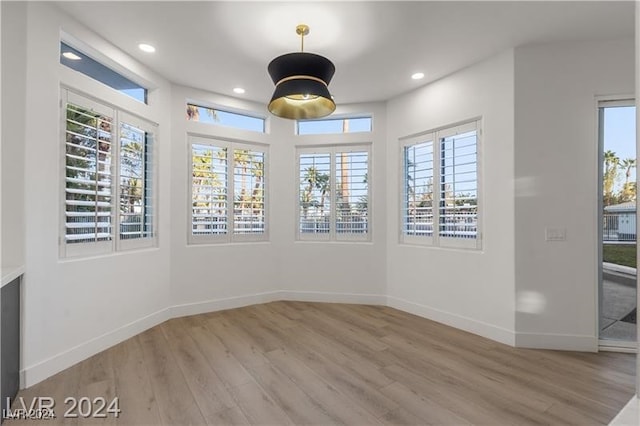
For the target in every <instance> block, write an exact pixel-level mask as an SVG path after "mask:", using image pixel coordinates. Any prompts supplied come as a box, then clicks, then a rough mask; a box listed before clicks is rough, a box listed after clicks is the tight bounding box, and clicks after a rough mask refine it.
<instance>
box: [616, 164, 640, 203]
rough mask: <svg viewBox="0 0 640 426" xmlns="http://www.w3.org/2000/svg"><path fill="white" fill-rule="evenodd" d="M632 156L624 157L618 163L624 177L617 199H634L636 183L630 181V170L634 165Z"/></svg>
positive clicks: (622, 200)
mask: <svg viewBox="0 0 640 426" xmlns="http://www.w3.org/2000/svg"><path fill="white" fill-rule="evenodd" d="M636 165H637V162H636V160H635V159H634V158H625V159H624V160H622V162H621V163H620V168H621V169H622V170H623V171H624V175H625V179H624V184H623V185H622V190H621V191H620V196H619V201H621V202H625V201H633V200H635V199H636V183H635V182H631V181H630V180H631V171H632V170H633V169H634V168H635V167H636Z"/></svg>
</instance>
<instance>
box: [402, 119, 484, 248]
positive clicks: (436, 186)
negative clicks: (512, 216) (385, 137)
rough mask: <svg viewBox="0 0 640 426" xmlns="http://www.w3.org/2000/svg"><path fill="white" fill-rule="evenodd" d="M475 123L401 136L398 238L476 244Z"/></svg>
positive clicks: (451, 244)
mask: <svg viewBox="0 0 640 426" xmlns="http://www.w3.org/2000/svg"><path fill="white" fill-rule="evenodd" d="M479 135H480V122H479V121H473V122H470V123H466V124H463V125H459V126H455V127H451V128H445V129H441V130H438V131H435V132H430V133H425V134H422V135H420V136H416V137H411V138H407V139H405V140H403V141H402V142H401V145H402V162H403V164H402V170H403V175H402V176H403V179H402V234H401V235H402V241H403V242H407V243H418V244H426V245H434V246H441V247H460V248H480V247H481V244H480V232H479V223H480V221H479V205H480V199H479V177H478V171H479V169H478V165H479V159H478V147H479Z"/></svg>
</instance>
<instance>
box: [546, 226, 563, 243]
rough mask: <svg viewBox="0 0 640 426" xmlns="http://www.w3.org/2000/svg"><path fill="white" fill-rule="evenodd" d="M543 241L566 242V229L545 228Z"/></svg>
mask: <svg viewBox="0 0 640 426" xmlns="http://www.w3.org/2000/svg"><path fill="white" fill-rule="evenodd" d="M544 239H545V240H546V241H566V239H567V229H566V228H545V230H544Z"/></svg>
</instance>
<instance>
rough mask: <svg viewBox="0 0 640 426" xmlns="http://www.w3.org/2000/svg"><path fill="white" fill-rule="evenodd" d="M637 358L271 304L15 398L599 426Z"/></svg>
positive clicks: (163, 419) (299, 420)
mask: <svg viewBox="0 0 640 426" xmlns="http://www.w3.org/2000/svg"><path fill="white" fill-rule="evenodd" d="M634 377H635V357H634V356H633V355H629V354H615V353H600V354H585V353H569V352H555V351H540V350H526V349H514V348H511V347H508V346H505V345H502V344H499V343H496V342H492V341H489V340H486V339H483V338H481V337H478V336H475V335H472V334H469V333H465V332H462V331H459V330H456V329H453V328H450V327H446V326H443V325H440V324H437V323H434V322H431V321H428V320H425V319H423V318H419V317H416V316H413V315H409V314H406V313H403V312H400V311H397V310H395V309H391V308H387V307H379V306H360V305H342V304H322V303H300V302H276V303H269V304H264V305H256V306H250V307H246V308H240V309H233V310H228V311H222V312H215V313H210V314H205V315H198V316H193V317H187V318H180V319H174V320H171V321H168V322H166V323H164V324H161V325H159V326H157V327H154V328H152V329H150V330H148V331H146V332H144V333H142V334H140V335H138V336H136V337H134V338H131V339H129V340H127V341H125V342H123V343H121V344H119V345H117V346H115V347H113V348H111V349H108V350H106V351H104V352H102V353H100V354H98V355H96V356H94V357H92V358H90V359H88V360H86V361H84V362H82V363H80V364H78V365H76V366H74V367H72V368H69V369H68V370H65V371H63V372H61V373H59V374H57V375H56V376H54V377H52V378H50V379H48V380H46V381H44V382H42V383H40V384H38V385H36V386H34V387H32V388H30V389H27V390H24V391H22V392H21V393H20V394H19V395H20V396H23V397H24V398H25V399H27V400H28V398H32V397H34V396H51V397H54V398H55V399H56V401H57V406H56V407H57V408H56V410H57V411H56V414H57V415H58V418H57V419H55V420H54V421H48V422H44V423H43V422H35V423H34V422H33V421H26V422H18V421H8V422H6V423H5V424H6V425H8V426H13V425H17V424H19V423H23V424H30V425H34V424H56V423H64V424H89V423H96V422H97V419H62V411H63V408H64V405H63V401H64V398H65V397H67V396H75V397H77V398H80V397H83V396H89V397H96V396H102V397H105V398H106V399H107V400H111V399H112V398H114V397H115V396H118V397H119V401H120V408H121V410H122V413H121V415H120V418H118V419H117V421H116V419H114V418H109V419H107V420H106V421H105V420H102V421H101V422H102V423H107V424H136V425H137V424H140V425H142V424H147V425H161V424H164V425H178V424H180V425H182V424H194V425H195V424H198V425H200V424H273V425H291V424H296V425H302V424H322V425H325V424H326V425H329V424H349V425H375V424H416V425H418V424H420V425H423V424H456V425H459V424H460V425H466V424H486V425H507V424H518V425H523V424H553V425H556V424H557V425H564V424H578V425H590V424H607V423H608V422H609V421H610V420H611V419H612V418H613V417H614V416H615V414H616V413H617V412H618V411H619V410H620V409H621V408H622V407H623V406H624V405H625V403H627V402H628V400H629V399H630V398H631V396H632V395H633V394H634V380H635V379H634Z"/></svg>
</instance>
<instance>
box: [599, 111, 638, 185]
mask: <svg viewBox="0 0 640 426" xmlns="http://www.w3.org/2000/svg"><path fill="white" fill-rule="evenodd" d="M604 150H605V151H608V150H611V151H613V152H615V153H616V155H617V156H618V158H620V161H623V160H624V159H626V158H636V108H635V107H611V108H605V111H604ZM620 175H621V178H620V182H618V184H617V185H616V187H615V189H616V190H619V189H620V188H621V187H622V184H623V183H624V172H622V173H620ZM635 179H636V169H633V171H632V173H631V181H634V180H635Z"/></svg>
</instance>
